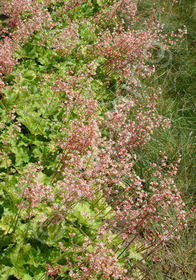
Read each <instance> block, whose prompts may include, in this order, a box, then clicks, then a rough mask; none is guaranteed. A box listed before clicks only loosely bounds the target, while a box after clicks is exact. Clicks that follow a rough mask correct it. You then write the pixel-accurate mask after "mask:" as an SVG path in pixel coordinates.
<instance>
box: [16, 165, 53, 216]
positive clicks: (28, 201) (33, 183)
mask: <svg viewBox="0 0 196 280" xmlns="http://www.w3.org/2000/svg"><path fill="white" fill-rule="evenodd" d="M41 168H42V167H41V166H40V165H39V164H38V165H37V166H33V165H32V164H29V165H28V167H27V170H26V174H25V176H23V177H21V178H20V179H19V181H18V183H17V184H16V189H15V191H14V192H15V194H16V195H17V196H18V197H20V198H21V200H20V203H19V204H17V207H18V208H26V209H28V218H30V217H31V216H32V215H33V209H34V208H36V207H37V206H38V204H39V203H40V202H48V200H53V198H54V194H53V190H52V187H51V186H47V185H44V184H43V183H40V182H39V179H40V175H39V172H40V170H41Z"/></svg>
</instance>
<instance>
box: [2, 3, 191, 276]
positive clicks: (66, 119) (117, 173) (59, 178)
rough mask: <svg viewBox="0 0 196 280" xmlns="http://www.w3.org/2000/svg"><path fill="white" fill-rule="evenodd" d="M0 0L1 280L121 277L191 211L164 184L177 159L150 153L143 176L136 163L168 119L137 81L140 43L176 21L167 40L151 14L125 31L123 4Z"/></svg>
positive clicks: (131, 8)
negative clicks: (1, 15) (0, 5)
mask: <svg viewBox="0 0 196 280" xmlns="http://www.w3.org/2000/svg"><path fill="white" fill-rule="evenodd" d="M111 2H112V3H111ZM174 2H175V1H174ZM4 4H5V13H6V15H7V16H8V17H9V20H8V27H7V28H1V32H2V37H1V43H0V44H1V46H0V71H1V76H0V78H1V83H0V88H1V95H2V99H1V104H2V105H1V119H2V124H1V128H0V129H1V131H2V134H1V138H0V145H1V148H2V152H1V159H2V165H1V172H2V174H3V175H2V176H1V180H2V181H4V183H3V191H2V192H1V197H2V198H3V199H4V203H3V204H2V205H3V206H2V207H4V208H5V210H4V211H3V213H2V215H1V222H0V229H1V234H2V238H3V240H4V241H6V242H7V243H5V244H6V245H5V247H3V252H4V253H3V254H5V255H6V250H7V252H8V253H7V255H6V257H5V258H4V255H3V256H2V263H3V265H1V266H0V269H1V271H2V275H3V279H8V277H9V276H11V275H12V276H15V277H16V278H17V279H32V277H34V279H44V277H51V279H54V277H56V278H55V279H124V280H125V279H130V277H132V276H133V275H134V272H133V271H132V270H133V269H134V268H136V267H137V266H136V265H135V264H136V263H137V261H138V262H140V263H141V262H143V263H145V260H146V259H147V258H148V257H149V256H152V257H153V259H154V260H155V261H156V259H158V258H159V250H160V249H161V246H162V245H165V244H167V243H168V242H169V241H171V240H172V239H174V238H180V232H181V230H183V229H184V228H186V226H187V222H188V219H189V218H190V217H191V216H190V214H189V213H188V212H186V211H185V204H184V203H183V200H182V198H181V195H180V193H179V191H178V189H177V187H176V185H175V182H174V177H175V175H176V172H177V166H178V164H179V163H180V156H179V157H178V158H177V159H176V162H173V163H168V159H167V156H166V155H165V154H164V152H160V157H159V158H157V159H156V161H155V162H151V163H150V165H149V169H148V178H141V177H140V176H139V175H138V174H137V170H136V169H135V164H136V161H137V159H138V154H141V155H142V151H143V149H144V148H145V145H146V143H148V142H149V141H150V140H151V137H152V135H153V133H154V131H155V130H157V129H164V130H165V129H168V128H169V127H170V122H169V120H168V119H166V118H164V117H162V116H160V115H159V114H158V113H157V109H156V106H157V104H156V103H157V99H158V97H159V95H160V94H161V89H160V88H158V89H154V88H152V87H147V86H145V81H144V78H145V77H148V76H149V75H152V74H153V71H154V70H155V67H154V65H153V66H152V65H149V64H148V63H147V61H148V59H149V58H150V57H151V56H152V54H151V49H152V48H153V44H154V41H156V42H157V44H159V46H162V47H163V48H164V49H167V48H168V47H169V43H170V44H173V43H174V42H175V40H174V38H178V37H182V35H183V33H185V32H186V29H184V31H182V30H180V31H179V34H178V35H174V33H173V34H172V40H171V38H166V37H167V36H165V35H162V33H163V26H160V25H159V23H158V21H157V20H156V19H155V18H154V17H153V14H152V15H151V17H150V18H149V20H148V21H146V23H145V25H144V26H143V29H142V30H137V31H136V30H135V29H134V25H135V24H136V23H137V14H136V12H137V6H136V4H135V3H134V1H130V0H120V1H106V2H105V3H102V1H97V2H96V1H60V0H58V1H53V0H51V1H31V0H28V1H27V0H26V1H15V0H13V1H10V2H9V3H7V1H5V3H4ZM152 12H153V11H152ZM177 36H178V37H177ZM169 40H170V41H169ZM166 41H167V42H168V45H166ZM25 68H27V69H25ZM29 100H30V101H31V103H29ZM10 192H12V194H10ZM7 194H9V196H10V197H11V198H10V201H12V202H10V203H11V205H12V207H11V206H9V207H8V206H6V205H7V204H6V203H8V202H7V198H6V195H7ZM8 200H9V199H8ZM9 238H10V239H9ZM131 246H132V247H131ZM134 246H135V247H134ZM131 248H132V249H131ZM131 250H132V254H131V253H130V252H131ZM134 254H135V257H133V255H134ZM38 256H39V257H40V259H39V257H38ZM8 259H9V261H8ZM16 259H17V260H18V261H16ZM39 262H40V263H39ZM130 271H132V276H130ZM57 275H58V276H57ZM25 277H26V278H25Z"/></svg>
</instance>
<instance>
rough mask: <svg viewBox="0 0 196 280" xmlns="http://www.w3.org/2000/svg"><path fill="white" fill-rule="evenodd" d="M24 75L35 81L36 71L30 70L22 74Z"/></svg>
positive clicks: (27, 78)
mask: <svg viewBox="0 0 196 280" xmlns="http://www.w3.org/2000/svg"><path fill="white" fill-rule="evenodd" d="M22 77H23V78H24V79H26V80H29V81H33V80H34V79H35V78H36V73H35V72H34V71H31V70H28V71H26V72H24V73H23V74H22Z"/></svg>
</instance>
